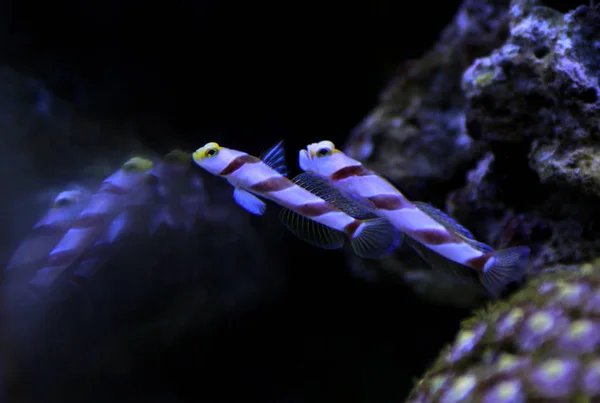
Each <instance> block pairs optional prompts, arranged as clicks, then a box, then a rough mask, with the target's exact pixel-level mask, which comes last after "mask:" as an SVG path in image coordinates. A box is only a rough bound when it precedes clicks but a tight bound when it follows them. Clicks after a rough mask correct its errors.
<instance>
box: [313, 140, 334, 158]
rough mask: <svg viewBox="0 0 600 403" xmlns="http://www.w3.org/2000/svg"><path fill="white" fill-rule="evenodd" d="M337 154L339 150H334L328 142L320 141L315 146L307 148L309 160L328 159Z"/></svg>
mask: <svg viewBox="0 0 600 403" xmlns="http://www.w3.org/2000/svg"><path fill="white" fill-rule="evenodd" d="M339 152H340V150H338V149H336V148H335V145H334V144H333V143H332V142H331V141H328V140H325V141H321V142H319V143H316V144H311V145H310V146H309V154H310V157H311V158H314V157H317V158H322V157H328V156H330V155H332V154H333V153H339Z"/></svg>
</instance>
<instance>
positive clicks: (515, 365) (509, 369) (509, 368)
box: [496, 353, 531, 373]
mask: <svg viewBox="0 0 600 403" xmlns="http://www.w3.org/2000/svg"><path fill="white" fill-rule="evenodd" d="M530 364H531V358H529V357H519V356H516V355H513V354H507V353H503V354H502V355H501V356H500V357H498V361H497V362H496V370H497V371H498V372H499V373H516V372H521V371H522V370H524V369H525V368H527V367H529V365H530Z"/></svg>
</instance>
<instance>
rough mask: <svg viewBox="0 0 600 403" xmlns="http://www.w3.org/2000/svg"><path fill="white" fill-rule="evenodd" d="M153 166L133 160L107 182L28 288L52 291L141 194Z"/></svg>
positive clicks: (148, 162)
mask: <svg viewBox="0 0 600 403" xmlns="http://www.w3.org/2000/svg"><path fill="white" fill-rule="evenodd" d="M153 166H154V163H153V162H152V161H151V160H148V159H144V158H139V157H134V158H132V159H130V160H129V161H127V162H126V163H125V164H123V166H122V167H121V169H119V170H118V171H117V172H115V173H114V174H112V175H111V176H109V177H108V178H106V179H105V180H104V181H103V182H102V185H101V186H100V188H99V190H98V191H97V192H96V193H94V194H93V195H92V196H91V198H90V201H89V203H88V205H87V206H86V207H85V208H84V209H83V211H82V212H81V213H80V214H79V216H78V217H77V219H76V220H75V221H74V222H73V223H72V225H71V227H70V229H69V230H68V231H67V232H66V233H65V235H64V236H63V237H62V239H61V240H60V242H59V243H58V244H57V245H56V247H55V248H54V249H53V250H52V251H51V252H50V254H49V255H48V257H47V260H46V262H45V265H44V266H43V267H42V268H41V269H39V270H38V271H37V272H36V274H35V276H34V278H33V279H32V280H31V281H30V282H29V284H30V285H32V286H34V287H36V288H39V289H47V288H49V287H51V286H52V285H53V284H54V282H55V281H56V280H57V279H58V278H59V277H60V276H61V275H62V274H63V273H64V272H65V271H66V270H68V269H69V267H71V265H73V263H75V261H76V260H77V259H79V258H80V257H81V256H82V255H83V254H84V253H85V252H86V251H87V250H88V249H89V248H90V247H91V246H92V245H93V244H94V243H95V242H96V241H98V240H99V239H100V238H101V237H102V236H103V235H105V234H106V231H107V230H108V229H109V227H110V225H111V223H113V222H114V220H115V219H116V218H117V217H118V216H119V215H120V214H121V213H122V212H123V211H124V208H125V206H126V204H127V203H128V202H130V200H131V198H132V197H139V196H140V195H141V194H143V192H142V193H141V192H140V191H141V190H143V189H144V187H145V186H147V185H148V179H149V177H150V172H151V170H152V168H153Z"/></svg>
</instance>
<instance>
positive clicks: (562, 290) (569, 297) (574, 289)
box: [556, 284, 590, 308]
mask: <svg viewBox="0 0 600 403" xmlns="http://www.w3.org/2000/svg"><path fill="white" fill-rule="evenodd" d="M589 292H590V287H589V286H587V285H585V284H563V285H561V286H560V287H558V294H557V296H556V299H557V300H558V301H560V303H561V304H562V305H563V306H565V307H569V308H575V307H578V306H581V305H582V304H583V302H584V301H585V300H586V299H587V297H588V295H589Z"/></svg>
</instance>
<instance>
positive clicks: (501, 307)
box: [408, 259, 600, 403]
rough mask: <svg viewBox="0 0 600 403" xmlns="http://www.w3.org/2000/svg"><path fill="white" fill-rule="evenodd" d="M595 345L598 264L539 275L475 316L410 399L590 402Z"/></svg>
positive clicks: (599, 333) (599, 376)
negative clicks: (504, 299) (575, 269)
mask: <svg viewBox="0 0 600 403" xmlns="http://www.w3.org/2000/svg"><path fill="white" fill-rule="evenodd" d="M599 347H600V259H598V260H596V261H594V262H593V263H589V264H584V265H582V266H581V267H580V269H579V270H578V271H571V270H568V271H560V270H559V271H556V272H554V273H548V274H543V275H540V276H539V277H538V278H536V279H535V280H533V281H531V282H530V283H529V284H527V286H526V287H525V288H523V289H522V290H521V291H519V292H518V293H516V294H514V295H513V296H512V297H510V298H509V299H507V300H506V301H503V302H500V303H498V304H495V305H490V306H489V307H487V308H485V309H482V310H481V311H480V312H477V313H476V314H475V315H474V317H473V318H471V319H469V320H467V321H465V322H464V323H463V324H462V326H461V330H460V332H459V333H458V335H457V336H456V340H455V341H454V343H452V344H451V345H449V346H447V347H446V348H445V349H444V350H443V351H442V353H441V354H440V356H439V358H438V360H437V361H436V363H435V364H434V365H433V366H432V368H431V370H429V371H428V372H427V373H426V374H425V376H424V377H423V378H422V379H421V380H420V381H419V382H418V383H417V385H416V386H415V388H414V390H413V391H412V393H411V396H410V397H409V399H408V401H409V402H432V401H436V402H467V401H468V402H470V401H477V402H485V403H500V402H506V403H509V402H510V403H517V402H526V401H540V400H541V401H546V400H547V399H560V401H575V402H588V401H596V400H594V399H600V356H598V354H597V351H598V348H599ZM552 401H556V400H552Z"/></svg>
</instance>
